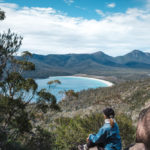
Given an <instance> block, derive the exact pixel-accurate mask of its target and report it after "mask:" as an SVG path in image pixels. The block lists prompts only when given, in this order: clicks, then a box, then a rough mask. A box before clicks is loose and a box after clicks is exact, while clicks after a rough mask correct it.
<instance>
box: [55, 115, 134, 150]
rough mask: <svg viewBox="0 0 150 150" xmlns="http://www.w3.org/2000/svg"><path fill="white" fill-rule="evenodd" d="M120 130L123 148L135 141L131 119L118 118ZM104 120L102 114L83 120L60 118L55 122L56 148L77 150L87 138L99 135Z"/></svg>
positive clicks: (119, 116) (78, 117)
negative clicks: (91, 135) (93, 134)
mask: <svg viewBox="0 0 150 150" xmlns="http://www.w3.org/2000/svg"><path fill="white" fill-rule="evenodd" d="M116 120H117V122H118V125H119V128H120V135H121V137H122V141H123V142H122V143H123V146H127V145H128V144H130V143H132V142H133V141H134V133H135V128H134V127H133V126H132V121H131V119H130V118H128V117H126V116H125V115H123V114H121V115H118V116H116ZM103 123H104V118H103V115H102V114H98V113H95V114H92V115H89V116H85V117H83V118H81V117H80V116H77V117H74V118H63V117H62V118H59V119H57V120H55V125H54V126H55V130H54V131H53V132H54V135H55V148H54V149H61V150H76V149H77V145H79V144H83V143H85V142H86V138H87V137H88V135H89V134H91V133H97V132H98V130H99V128H100V127H101V126H102V125H103Z"/></svg>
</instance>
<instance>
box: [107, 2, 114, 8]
mask: <svg viewBox="0 0 150 150" xmlns="http://www.w3.org/2000/svg"><path fill="white" fill-rule="evenodd" d="M107 7H108V8H114V7H116V4H115V3H109V4H107Z"/></svg>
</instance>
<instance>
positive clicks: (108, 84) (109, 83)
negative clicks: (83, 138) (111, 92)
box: [66, 75, 114, 87]
mask: <svg viewBox="0 0 150 150" xmlns="http://www.w3.org/2000/svg"><path fill="white" fill-rule="evenodd" d="M66 77H79V78H88V79H91V80H97V81H100V82H102V83H105V84H106V85H107V86H108V87H111V86H113V85H114V84H113V83H111V82H109V81H106V80H102V79H97V78H94V77H88V76H76V75H73V76H66Z"/></svg>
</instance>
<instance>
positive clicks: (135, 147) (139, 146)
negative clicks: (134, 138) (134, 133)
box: [129, 143, 148, 150]
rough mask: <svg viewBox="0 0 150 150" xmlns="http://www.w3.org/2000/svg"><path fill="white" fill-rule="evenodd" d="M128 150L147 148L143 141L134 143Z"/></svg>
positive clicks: (144, 149) (143, 149)
mask: <svg viewBox="0 0 150 150" xmlns="http://www.w3.org/2000/svg"><path fill="white" fill-rule="evenodd" d="M129 150H148V149H146V147H145V145H144V144H143V143H136V144H135V145H134V146H132V147H131V148H129Z"/></svg>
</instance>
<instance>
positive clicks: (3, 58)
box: [0, 9, 59, 148]
mask: <svg viewBox="0 0 150 150" xmlns="http://www.w3.org/2000/svg"><path fill="white" fill-rule="evenodd" d="M4 18H5V13H4V12H3V11H2V10H1V9H0V20H3V19H4ZM22 40H23V38H22V37H21V36H18V35H17V34H15V33H13V32H11V30H10V29H9V30H8V31H7V32H4V33H0V148H1V147H2V145H4V142H3V140H4V139H5V140H4V141H10V140H11V141H15V140H16V139H17V138H18V137H19V136H20V135H21V136H22V135H24V134H25V133H27V132H28V133H29V132H31V129H32V124H31V116H30V113H29V112H30V111H29V110H28V109H27V108H29V106H30V105H31V101H32V99H33V98H34V96H35V95H38V97H37V96H36V97H37V101H35V102H34V105H35V107H34V108H35V110H36V111H39V110H41V111H43V112H46V111H47V110H48V109H59V107H58V105H57V102H56V98H55V96H54V95H52V94H51V93H49V92H48V91H46V90H45V89H42V90H40V91H38V85H37V84H36V82H35V80H34V79H32V78H25V77H24V76H23V73H24V71H29V70H30V71H31V70H35V65H34V64H33V63H32V62H29V58H30V57H32V54H31V53H30V52H28V51H24V52H22V55H21V56H19V57H17V53H18V51H19V49H20V47H21V45H22ZM37 108H38V109H37ZM1 135H3V137H1Z"/></svg>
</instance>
